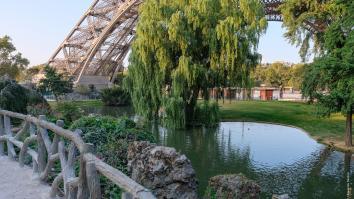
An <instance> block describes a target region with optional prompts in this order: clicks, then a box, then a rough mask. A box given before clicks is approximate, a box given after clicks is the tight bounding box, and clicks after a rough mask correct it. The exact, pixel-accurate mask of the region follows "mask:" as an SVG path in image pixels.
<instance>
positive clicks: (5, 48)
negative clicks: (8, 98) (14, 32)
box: [0, 36, 29, 79]
mask: <svg viewBox="0 0 354 199" xmlns="http://www.w3.org/2000/svg"><path fill="white" fill-rule="evenodd" d="M28 64H29V61H28V60H27V59H26V58H23V57H22V54H21V53H18V52H17V53H16V47H15V46H14V45H13V43H12V42H11V38H10V37H9V36H4V37H0V76H4V75H7V76H9V77H10V78H11V79H16V78H18V77H19V75H20V73H21V71H23V70H24V69H25V68H26V67H27V66H28Z"/></svg>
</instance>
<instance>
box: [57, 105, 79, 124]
mask: <svg viewBox="0 0 354 199" xmlns="http://www.w3.org/2000/svg"><path fill="white" fill-rule="evenodd" d="M55 112H56V117H57V119H61V120H64V122H65V124H67V125H70V124H71V123H72V122H73V121H75V120H77V119H79V118H80V117H81V116H82V114H83V110H82V109H81V108H80V107H79V106H78V105H76V104H74V103H72V102H59V103H58V105H57V107H56V108H55Z"/></svg>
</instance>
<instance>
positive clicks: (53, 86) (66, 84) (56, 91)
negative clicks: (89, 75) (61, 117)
mask: <svg viewBox="0 0 354 199" xmlns="http://www.w3.org/2000/svg"><path fill="white" fill-rule="evenodd" d="M44 72H45V78H44V79H41V80H40V81H39V85H38V88H39V90H40V91H41V92H42V93H45V92H51V93H52V94H53V95H54V97H55V99H56V101H58V100H59V96H61V95H63V94H65V93H71V92H72V91H73V81H72V78H71V77H68V76H65V75H64V74H61V73H57V72H56V70H55V69H54V68H52V67H49V66H45V67H44Z"/></svg>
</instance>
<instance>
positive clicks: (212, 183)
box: [206, 174, 261, 199]
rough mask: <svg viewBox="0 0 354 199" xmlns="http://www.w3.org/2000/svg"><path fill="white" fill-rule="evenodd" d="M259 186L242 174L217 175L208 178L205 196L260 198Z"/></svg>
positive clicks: (241, 198) (235, 198)
mask: <svg viewBox="0 0 354 199" xmlns="http://www.w3.org/2000/svg"><path fill="white" fill-rule="evenodd" d="M260 192H261V188H260V186H258V185H257V184H256V183H255V182H254V181H252V180H249V179H248V178H246V177H245V176H244V175H242V174H237V175H219V176H214V177H212V178H210V179H209V186H208V190H207V193H206V197H207V198H225V199H243V198H248V199H254V198H260Z"/></svg>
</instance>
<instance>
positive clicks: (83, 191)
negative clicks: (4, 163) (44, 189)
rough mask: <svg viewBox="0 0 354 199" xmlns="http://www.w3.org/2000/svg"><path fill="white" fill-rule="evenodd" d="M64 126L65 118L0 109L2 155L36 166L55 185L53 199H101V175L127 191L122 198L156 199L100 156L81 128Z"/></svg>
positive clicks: (39, 173) (52, 190) (21, 163)
mask: <svg viewBox="0 0 354 199" xmlns="http://www.w3.org/2000/svg"><path fill="white" fill-rule="evenodd" d="M13 124H18V125H17V126H19V127H17V126H16V125H13ZM63 126H64V122H63V121H61V120H58V121H57V122H56V124H54V123H50V122H47V121H46V118H45V116H40V117H39V118H35V117H32V116H29V115H23V114H19V113H14V112H9V111H5V110H1V109H0V156H4V155H7V156H8V157H9V158H11V159H13V160H18V161H19V164H20V166H21V167H23V166H24V165H25V164H28V165H32V167H33V173H34V175H35V176H36V177H38V179H39V180H40V181H43V182H48V183H49V184H51V192H50V197H51V198H58V197H64V198H70V199H75V198H78V199H87V198H92V199H98V198H101V197H102V195H101V185H100V175H102V176H104V177H106V178H107V179H109V180H110V181H111V182H113V183H114V184H116V185H117V186H119V187H120V188H121V189H123V190H124V191H125V193H123V195H122V198H144V199H145V198H147V199H153V198H155V197H154V195H153V194H152V193H151V192H150V191H149V190H148V189H146V188H145V187H143V186H141V185H140V184H138V183H136V182H135V181H134V180H132V179H131V178H129V177H128V176H126V175H125V174H124V173H122V172H121V171H119V170H117V169H115V168H113V167H111V166H110V165H108V164H106V163H104V162H103V161H102V160H100V159H99V158H97V157H96V156H95V155H94V154H93V145H92V144H88V143H85V142H84V141H83V139H82V138H81V136H80V134H81V131H80V130H76V131H74V132H73V131H70V130H66V129H63V128H62V127H63ZM55 170H56V171H55Z"/></svg>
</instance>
